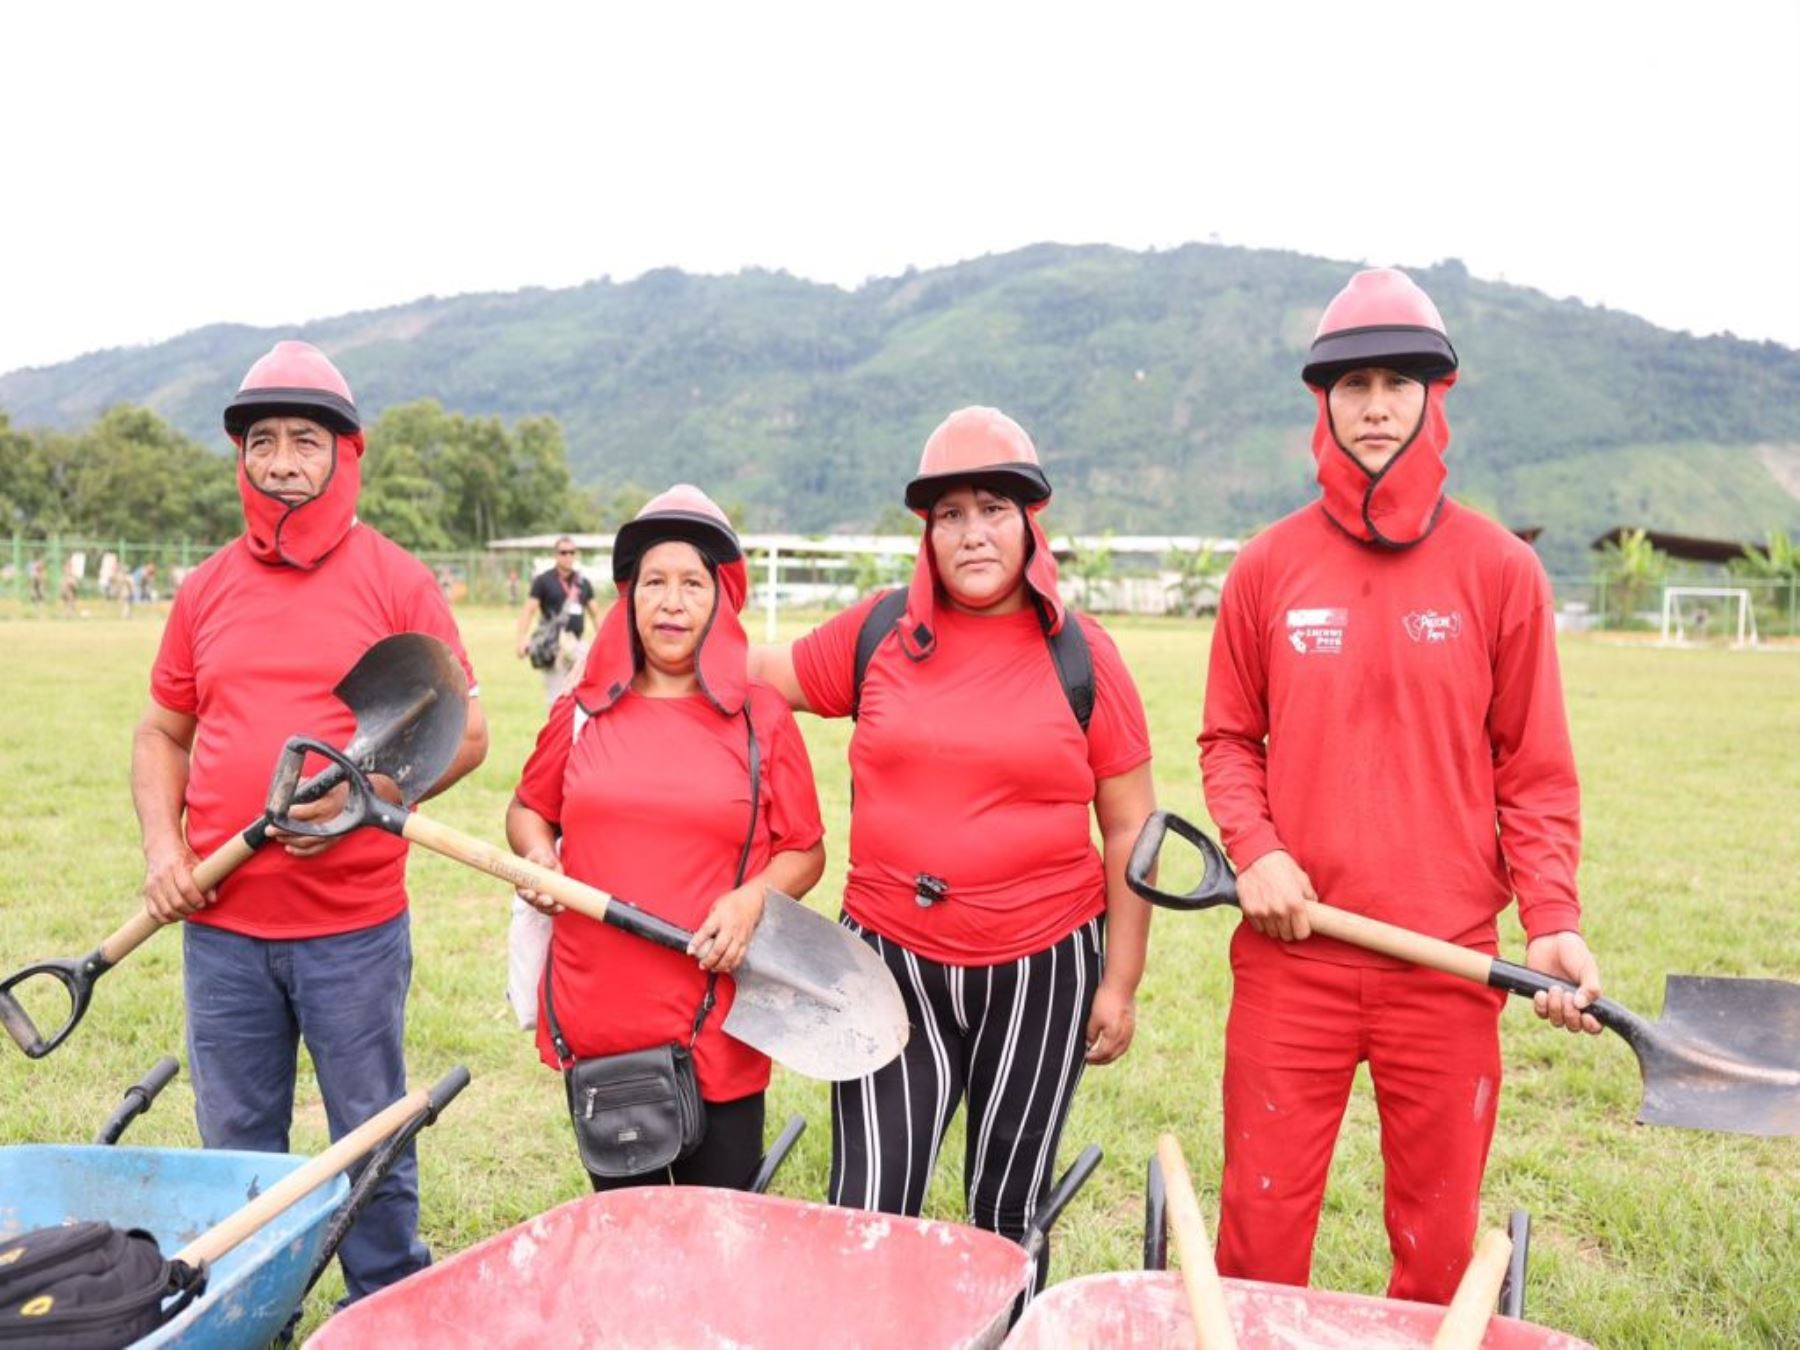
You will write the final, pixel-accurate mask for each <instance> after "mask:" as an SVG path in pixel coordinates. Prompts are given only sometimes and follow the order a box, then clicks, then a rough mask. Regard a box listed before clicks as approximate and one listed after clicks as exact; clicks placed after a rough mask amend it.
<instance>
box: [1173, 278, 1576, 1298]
mask: <svg viewBox="0 0 1800 1350" xmlns="http://www.w3.org/2000/svg"><path fill="white" fill-rule="evenodd" d="M1456 370H1457V361H1456V353H1455V351H1454V350H1453V349H1452V347H1451V345H1450V341H1449V338H1448V337H1447V336H1446V334H1445V331H1444V323H1443V320H1442V319H1441V318H1440V317H1439V316H1438V312H1437V309H1436V307H1435V306H1434V305H1433V304H1432V303H1431V300H1430V299H1429V297H1427V296H1426V295H1425V293H1424V292H1423V291H1421V290H1420V289H1419V288H1418V287H1417V286H1416V285H1414V284H1413V282H1412V281H1411V280H1410V279H1409V278H1408V277H1406V276H1405V275H1404V274H1402V273H1400V272H1397V271H1392V270H1385V269H1384V270H1378V271H1369V272H1362V273H1359V274H1358V275H1357V276H1355V277H1354V278H1352V279H1351V281H1350V284H1349V285H1348V286H1346V287H1345V288H1344V290H1343V291H1342V292H1341V293H1340V294H1339V295H1338V296H1337V298H1336V299H1334V300H1333V301H1332V303H1331V305H1330V306H1329V307H1328V308H1327V309H1326V311H1325V314H1324V317H1323V319H1322V320H1321V321H1320V324H1319V331H1318V336H1317V337H1316V338H1315V340H1314V342H1313V347H1312V355H1311V360H1310V361H1309V362H1308V363H1307V365H1306V368H1305V370H1304V372H1303V377H1304V379H1305V380H1306V382H1307V384H1308V385H1310V386H1311V387H1312V389H1313V392H1314V394H1315V396H1316V397H1317V399H1318V409H1319V411H1318V423H1317V427H1316V429H1315V431H1314V433H1313V455H1314V457H1315V459H1316V460H1317V461H1318V468H1319V485H1320V487H1321V488H1322V489H1323V496H1322V498H1321V499H1320V500H1319V501H1316V502H1314V503H1312V504H1311V505H1308V506H1306V507H1304V508H1302V509H1301V510H1299V511H1296V512H1295V513H1294V514H1292V515H1291V516H1288V517H1287V518H1286V519H1284V520H1281V521H1279V522H1277V523H1276V524H1275V525H1274V526H1273V527H1271V528H1270V529H1268V530H1266V531H1265V532H1263V533H1262V534H1260V535H1258V536H1257V537H1256V538H1255V539H1253V540H1252V541H1251V542H1250V543H1249V544H1248V545H1247V546H1246V547H1245V549H1244V551H1243V553H1242V554H1241V555H1239V557H1238V560H1237V562H1236V563H1235V564H1234V565H1233V567H1232V569H1231V573H1230V576H1229V579H1228V582H1227V585H1226V588H1225V593H1224V596H1223V597H1222V599H1221V602H1220V607H1219V622H1218V627H1217V630H1216V631H1215V633H1214V636H1213V645H1212V658H1211V665H1210V669H1209V673H1208V677H1207V687H1206V717H1205V727H1204V730H1203V731H1202V732H1201V735H1200V751H1201V754H1200V759H1201V768H1202V772H1203V775H1204V779H1205V785H1206V803H1207V808H1208V810H1209V811H1210V812H1211V813H1212V817H1213V819H1214V820H1215V821H1217V822H1218V824H1219V828H1220V831H1221V832H1222V834H1223V837H1224V840H1225V845H1226V848H1227V849H1228V850H1229V852H1230V854H1231V857H1232V860H1233V861H1234V862H1235V863H1236V865H1237V867H1238V870H1239V873H1240V875H1239V881H1238V889H1239V896H1240V899H1241V903H1242V906H1243V912H1244V922H1243V923H1242V924H1241V925H1240V926H1239V927H1238V930H1237V933H1236V934H1235V936H1234V937H1233V939H1232V946H1231V965H1232V976H1233V986H1234V987H1233V993H1232V1004H1231V1015H1230V1019H1229V1022H1228V1024H1227V1029H1226V1050H1225V1175H1224V1181H1223V1186H1222V1194H1221V1197H1220V1211H1221V1213H1220V1234H1219V1250H1218V1261H1219V1268H1220V1270H1221V1271H1222V1272H1223V1273H1224V1274H1227V1275H1235V1276H1243V1277H1248V1278H1253V1279H1262V1280H1273V1281H1278V1282H1282V1283H1288V1284H1304V1283H1306V1281H1307V1279H1308V1276H1309V1274H1310V1272H1311V1265H1312V1243H1313V1234H1314V1230H1315V1229H1316V1227H1317V1224H1318V1217H1319V1206H1320V1201H1321V1199H1322V1198H1323V1195H1324V1190H1325V1177H1326V1171H1327V1168H1328V1167H1329V1165H1330V1161H1331V1150H1332V1145H1333V1143H1334V1141H1335V1140H1336V1137H1337V1131H1338V1126H1339V1124H1340V1122H1341V1121H1342V1118H1343V1112H1344V1106H1345V1103H1346V1101H1347V1100H1348V1096H1349V1091H1350V1084H1351V1081H1352V1079H1353V1077H1354V1076H1355V1072H1356V1066H1357V1064H1358V1063H1359V1062H1361V1061H1364V1060H1366V1061H1367V1062H1368V1064H1369V1070H1370V1075H1371V1077H1372V1079H1373V1080H1374V1085H1375V1099H1376V1105H1377V1108H1378V1110H1379V1113H1380V1116H1381V1138H1382V1156H1383V1159H1384V1161H1385V1164H1386V1218H1387V1229H1388V1242H1389V1246H1390V1247H1391V1249H1392V1251H1393V1257H1394V1271H1393V1277H1392V1279H1391V1281H1390V1282H1389V1285H1388V1293H1389V1295H1390V1296H1391V1297H1396V1298H1409V1299H1419V1300H1422V1301H1426V1302H1433V1303H1443V1302H1447V1301H1448V1300H1449V1298H1450V1295H1451V1294H1452V1293H1453V1292H1454V1290H1455V1288H1456V1283H1457V1280H1458V1279H1459V1278H1460V1277H1461V1274H1462V1271H1463V1269H1464V1267H1465V1266H1466V1265H1467V1263H1468V1260H1469V1255H1470V1247H1471V1244H1472V1241H1473V1237H1474V1232H1475V1226H1476V1222H1477V1219H1478V1215H1479V1209H1480V1197H1481V1176H1482V1171H1483V1169H1484V1168H1485V1167H1486V1164H1487V1154H1488V1146H1489V1144H1490V1142H1491V1141H1492V1138H1493V1130H1494V1117H1495V1105H1496V1100H1497V1094H1498V1091H1499V1086H1500V1047H1499V1010H1500V1006H1501V1004H1502V1003H1503V1002H1504V1000H1505V995H1504V994H1502V993H1500V992H1498V991H1494V990H1487V989H1481V988H1477V987H1475V986H1473V985H1469V984H1466V983H1464V982H1462V981H1459V980H1456V979H1453V978H1452V977H1450V976H1447V975H1441V974H1437V973H1435V972H1432V971H1427V970H1423V969H1418V968H1414V967H1408V966H1402V965H1400V964H1399V963H1397V962H1395V961H1392V960H1390V959H1388V958H1386V957H1381V956H1377V955H1374V954H1373V953H1369V952H1366V951H1363V950H1362V949H1360V948H1356V947H1350V946H1346V945H1343V944H1340V943H1336V942H1332V941H1330V940H1328V939H1325V938H1314V937H1310V936H1309V931H1310V930H1309V928H1308V925H1307V920H1306V912H1305V908H1304V906H1305V903H1306V901H1308V900H1312V899H1322V900H1324V901H1325V902H1326V903H1328V904H1332V905H1336V906H1339V907H1341V908H1344V909H1348V910H1353V911H1355V912H1357V913H1360V914H1367V915H1370V916H1371V917H1373V918H1378V919H1384V920H1387V921H1388V922H1391V923H1396V924H1400V925H1403V926H1405V927H1407V928H1412V929H1416V930H1418V931H1420V932H1423V933H1427V934H1430V935H1431V936H1433V937H1438V938H1444V939H1446V940H1448V941H1451V942H1458V943H1461V944H1463V945H1465V946H1469V947H1474V948H1477V949H1479V950H1482V951H1486V952H1494V951H1496V950H1497V945H1498V938H1497V933H1496V929H1495V922H1494V921H1495V916H1496V915H1497V914H1498V913H1499V912H1500V910H1501V909H1503V908H1504V907H1505V906H1506V904H1507V902H1508V900H1509V899H1510V898H1511V897H1512V896H1514V895H1517V897H1518V903H1519V917H1520V920H1521V921H1522V922H1523V924H1524V927H1525V932H1526V936H1527V938H1528V940H1529V945H1528V947H1527V949H1526V962H1527V964H1528V965H1530V967H1531V968H1532V969H1534V970H1539V971H1544V972H1546V973H1548V974H1551V975H1556V976H1560V977H1562V978H1565V979H1567V980H1569V981H1570V982H1571V983H1573V984H1576V985H1578V986H1579V993H1577V994H1574V995H1563V994H1557V995H1553V996H1549V997H1546V996H1544V995H1541V994H1540V995H1539V996H1538V1009H1537V1010H1538V1013H1539V1015H1540V1016H1544V1017H1547V1018H1549V1019H1550V1020H1551V1021H1553V1022H1556V1023H1558V1024H1560V1025H1563V1026H1566V1027H1568V1028H1569V1029H1571V1030H1583V1029H1585V1030H1587V1031H1590V1032H1598V1031H1599V1029H1600V1028H1599V1024H1598V1023H1596V1022H1595V1021H1594V1019H1593V1018H1592V1017H1591V1016H1588V1015H1586V1014H1584V1013H1583V1012H1582V1011H1581V1009H1582V1008H1584V1007H1586V1006H1587V1004H1588V1003H1589V1002H1591V1001H1592V1000H1593V999H1595V998H1597V997H1598V996H1599V992H1600V974H1599V969H1598V967H1597V966H1596V964H1595V962H1594V958H1593V956H1592V955H1591V954H1590V953H1589V952H1588V949H1587V945H1586V944H1585V943H1584V942H1583V940H1582V938H1581V936H1580V933H1579V931H1578V925H1579V923H1580V917H1581V911H1580V904H1579V901H1578V899H1577V896H1576V889H1575V867H1576V861H1577V858H1578V855H1579V851H1580V793H1579V789H1578V786H1577V783H1576V778H1575V763H1574V757H1573V754H1572V752H1571V750H1570V747H1569V734H1568V725H1567V722H1566V719H1565V716H1564V711H1563V699H1562V684H1561V677H1560V675H1559V674H1558V671H1557V664H1556V643H1555V634H1554V624H1553V617H1552V600H1551V593H1550V584H1549V581H1548V579H1547V578H1546V577H1545V575H1544V570H1543V567H1542V566H1541V565H1540V564H1539V562H1538V560H1537V556H1536V555H1535V554H1534V553H1533V552H1532V551H1531V549H1530V548H1529V547H1528V546H1527V545H1525V544H1523V543H1521V542H1520V541H1519V540H1518V539H1517V538H1515V537H1514V536H1513V535H1511V534H1510V533H1508V532H1507V531H1506V530H1505V529H1503V528H1502V527H1500V526H1498V525H1496V524H1494V523H1492V522H1491V521H1488V520H1486V519H1484V518H1483V517H1481V516H1479V515H1477V514H1475V513H1474V512H1472V511H1469V510H1467V509H1465V508H1463V507H1461V506H1458V505H1457V504H1456V503H1455V502H1453V501H1451V500H1450V499H1448V498H1447V497H1445V496H1444V495H1443V483H1444V477H1445V469H1444V460H1443V456H1444V451H1445V448H1446V447H1447V446H1448V444H1449V441H1450V433H1449V426H1448V423H1447V422H1446V420H1445V415H1444V397H1445V394H1446V393H1447V392H1448V390H1449V388H1450V386H1451V385H1452V384H1454V383H1455V381H1456Z"/></svg>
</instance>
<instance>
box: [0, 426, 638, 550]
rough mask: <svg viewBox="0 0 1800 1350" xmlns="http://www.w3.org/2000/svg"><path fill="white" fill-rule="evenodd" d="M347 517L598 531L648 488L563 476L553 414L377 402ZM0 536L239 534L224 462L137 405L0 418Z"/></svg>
mask: <svg viewBox="0 0 1800 1350" xmlns="http://www.w3.org/2000/svg"><path fill="white" fill-rule="evenodd" d="M367 438H368V446H367V450H366V453H365V454H364V456H363V464H362V478H363V486H362V495H361V498H360V500H359V502H358V508H357V510H358V515H359V516H360V517H361V518H362V519H364V520H366V521H368V522H369V523H370V524H371V525H373V526H374V527H375V528H376V529H378V530H380V531H381V532H382V533H383V534H385V535H387V536H388V537H389V538H391V539H393V540H394V541H395V542H396V543H398V544H401V545H403V546H404V547H406V548H409V549H416V550H421V551H427V552H430V551H437V550H448V549H465V548H483V547H485V546H486V545H487V543H488V541H489V540H490V539H495V538H501V537H505V536H508V535H518V534H538V533H545V532H549V531H560V530H570V531H579V530H597V529H600V530H603V529H610V528H612V527H613V526H614V525H616V524H618V523H619V522H621V521H623V520H628V519H630V517H631V516H632V515H633V514H635V513H636V511H637V509H638V507H640V506H641V505H642V504H643V502H644V501H645V500H646V498H647V494H646V493H645V492H644V491H643V490H642V489H639V488H637V487H635V486H632V485H626V486H623V487H618V488H615V489H613V490H612V491H610V492H607V493H599V492H593V491H588V490H583V489H581V488H578V487H576V486H575V485H574V484H573V483H572V482H571V481H570V478H569V455H568V446H567V444H566V442H565V441H564V438H563V431H562V426H561V424H560V423H559V422H558V421H557V420H556V419H555V418H554V417H547V416H538V417H522V418H520V419H518V420H517V421H516V422H514V423H513V424H512V425H511V426H507V425H505V424H503V423H502V422H501V420H500V419H499V418H497V417H468V416H464V415H463V414H461V413H455V412H449V411H446V410H445V409H444V408H443V407H442V406H440V405H439V404H438V403H436V402H435V401H433V400H430V399H421V400H419V401H417V402H414V403H406V404H401V405H399V406H396V407H391V408H389V409H388V410H387V411H386V412H384V413H383V414H382V415H381V417H380V418H378V419H377V420H376V422H375V423H374V425H373V426H371V427H369V428H368V430H367ZM0 529H3V530H6V531H8V532H10V533H14V534H19V535H22V536H24V537H25V538H27V539H48V538H51V537H53V536H65V537H68V536H73V537H78V538H91V539H105V540H109V541H110V540H119V541H122V542H125V543H156V542H162V541H168V540H176V539H192V540H196V541H200V542H203V543H209V544H217V543H222V542H223V541H225V540H227V539H230V538H232V537H233V536H235V535H237V534H238V533H240V532H241V531H242V529H243V513H242V509H241V507H240V505H239V502H238V493H237V478H236V466H235V462H234V460H233V458H232V457H231V456H230V455H223V454H218V453H215V452H214V451H212V450H209V449H207V448H206V447H205V446H202V445H200V444H199V443H198V442H196V441H194V440H192V439H190V438H189V437H187V436H185V435H183V434H182V433H181V432H179V431H177V430H176V429H175V428H174V427H173V426H171V425H170V424H169V423H167V422H165V421H164V420H163V419H162V418H161V417H159V416H157V414H156V413H154V412H152V411H150V410H149V409H147V408H140V407H132V406H129V405H119V406H116V407H113V408H109V409H107V410H106V412H104V413H103V414H101V416H100V417H99V418H98V419H97V420H95V421H94V422H92V423H90V424H89V425H88V426H86V427H84V428H82V429H81V430H79V431H54V430H41V429H27V428H21V427H15V426H13V425H12V422H11V420H10V418H9V417H8V416H7V415H6V413H4V412H0Z"/></svg>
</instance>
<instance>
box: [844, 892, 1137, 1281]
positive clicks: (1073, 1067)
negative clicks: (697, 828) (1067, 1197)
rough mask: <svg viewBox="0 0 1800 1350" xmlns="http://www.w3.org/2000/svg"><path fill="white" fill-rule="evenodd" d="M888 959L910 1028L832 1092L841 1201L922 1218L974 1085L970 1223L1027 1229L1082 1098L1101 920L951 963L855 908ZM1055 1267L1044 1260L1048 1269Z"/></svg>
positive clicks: (1010, 1232)
mask: <svg viewBox="0 0 1800 1350" xmlns="http://www.w3.org/2000/svg"><path fill="white" fill-rule="evenodd" d="M843 923H844V926H845V927H846V928H848V929H850V930H851V931H852V932H853V933H857V934H859V935H860V936H861V937H862V939H863V941H865V942H867V943H868V944H869V945H870V946H872V947H874V948H875V950H876V951H878V952H880V953H881V956H882V959H883V960H884V961H886V962H887V965H888V969H890V970H892V971H893V972H894V978H895V980H897V981H898V982H899V985H900V993H901V995H902V997H903V998H904V999H905V1000H906V1011H907V1015H908V1017H909V1018H910V1020H911V1022H912V1035H911V1037H910V1038H909V1039H908V1040H907V1043H906V1049H905V1050H904V1051H903V1052H902V1053H901V1055H900V1058H899V1059H897V1060H895V1061H894V1062H893V1063H892V1064H889V1065H888V1066H887V1067H886V1068H884V1069H881V1070H879V1071H878V1072H876V1073H873V1074H871V1075H869V1076H868V1077H867V1078H863V1079H859V1080H857V1081H856V1082H851V1083H838V1084H835V1085H834V1086H833V1087H832V1090H831V1202H832V1203H833V1204H834V1205H853V1206H856V1207H858V1208H861V1209H876V1210H882V1211H885V1212H886V1213H889V1214H911V1215H917V1214H918V1213H919V1210H920V1208H921V1207H922V1206H923V1205H924V1203H925V1188H926V1186H927V1184H928V1183H929V1182H930V1180H931V1170H932V1168H933V1166H934V1165H935V1164H936V1162H937V1154H938V1147H939V1145H940V1144H941V1143H942V1142H943V1137H944V1131H945V1130H946V1129H947V1128H948V1127H949V1125H950V1117H951V1116H953V1115H954V1114H955V1113H956V1108H957V1105H958V1103H959V1102H960V1101H961V1100H962V1097H963V1094H964V1093H965V1092H967V1093H968V1097H969V1114H968V1121H967V1126H966V1132H965V1135H964V1141H963V1184H964V1188H965V1194H966V1195H967V1198H968V1206H969V1220H970V1222H971V1223H974V1224H975V1225H976V1226H977V1227H980V1228H986V1229H988V1230H990V1231H992V1232H996V1233H1000V1234H1002V1235H1003V1236H1005V1237H1009V1238H1012V1239H1013V1240H1014V1241H1017V1240H1019V1239H1020V1238H1021V1237H1023V1236H1024V1233H1025V1226H1026V1223H1027V1222H1028V1221H1029V1220H1030V1218H1031V1215H1032V1213H1033V1211H1035V1210H1036V1209H1037V1206H1038V1201H1039V1200H1040V1199H1042V1197H1043V1196H1044V1195H1045V1194H1047V1193H1048V1191H1049V1188H1050V1185H1051V1182H1052V1181H1053V1179H1054V1175H1055V1170H1056V1147H1057V1141H1058V1140H1059V1139H1060V1138H1061V1136H1062V1127H1063V1121H1064V1120H1066V1119H1067V1118H1068V1114H1069V1107H1070V1105H1071V1103H1073V1102H1074V1100H1075V1085H1076V1084H1077V1083H1079V1082H1080V1081H1081V1067H1082V1056H1083V1054H1084V1053H1085V1051H1086V1048H1087V1047H1086V1037H1085V1033H1086V1030H1087V1019H1088V1012H1089V1010H1090V1009H1091V1008H1092V1006H1093V1002H1094V990H1095V989H1096V988H1097V987H1098V985H1099V983H1100V968H1101V963H1102V960H1103V958H1104V953H1105V941H1106V937H1105V924H1104V921H1103V920H1102V919H1100V918H1094V919H1091V920H1089V921H1088V922H1087V923H1085V924H1083V925H1082V926H1081V927H1079V928H1077V929H1076V930H1075V931H1074V932H1072V933H1070V934H1069V935H1068V936H1067V937H1065V938H1064V939H1063V940H1062V941H1060V942H1058V943H1057V944H1056V945H1055V946H1054V947H1049V948H1046V949H1045V950H1043V951H1041V952H1035V953H1033V954H1032V955H1030V956H1025V957H1021V958H1020V959H1019V960H1017V961H1009V962H1006V963H1005V964H1003V965H998V966H946V965H941V964H939V963H938V962H936V961H931V960H927V959H926V958H925V957H923V956H919V955H916V954H915V953H913V952H910V951H907V950H906V949H905V948H904V947H901V946H900V945H899V944H898V943H895V942H891V941H888V940H887V939H885V938H883V937H881V936H880V934H878V933H872V932H869V931H868V930H866V929H864V928H863V927H861V926H860V925H859V924H857V923H856V922H855V921H854V920H852V919H850V918H849V917H848V916H846V917H845V918H844V920H843ZM1048 1267H1049V1263H1048V1261H1047V1260H1046V1261H1044V1262H1041V1263H1040V1265H1039V1271H1040V1276H1039V1278H1040V1280H1041V1279H1042V1272H1043V1271H1045V1270H1047V1269H1048Z"/></svg>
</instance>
